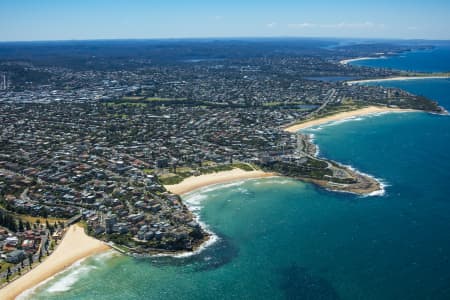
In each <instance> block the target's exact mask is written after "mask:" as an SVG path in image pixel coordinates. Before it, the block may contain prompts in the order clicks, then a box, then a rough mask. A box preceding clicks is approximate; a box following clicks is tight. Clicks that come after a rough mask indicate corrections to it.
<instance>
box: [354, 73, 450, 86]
mask: <svg viewBox="0 0 450 300" xmlns="http://www.w3.org/2000/svg"><path fill="white" fill-rule="evenodd" d="M448 78H450V75H436V76H433V75H430V76H396V77H388V78H375V79H361V80H351V81H347V82H346V84H348V85H352V84H360V83H370V82H384V81H406V80H423V79H448Z"/></svg>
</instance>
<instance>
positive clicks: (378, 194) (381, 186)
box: [340, 164, 389, 197]
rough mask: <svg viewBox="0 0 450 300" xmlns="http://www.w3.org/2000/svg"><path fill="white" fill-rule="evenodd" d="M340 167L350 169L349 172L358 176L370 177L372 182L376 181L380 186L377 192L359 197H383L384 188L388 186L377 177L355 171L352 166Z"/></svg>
mask: <svg viewBox="0 0 450 300" xmlns="http://www.w3.org/2000/svg"><path fill="white" fill-rule="evenodd" d="M340 165H341V166H344V167H346V168H348V169H350V170H351V171H353V172H355V173H358V174H360V175H363V176H366V177H370V178H372V179H373V180H375V181H377V182H378V183H379V184H380V189H379V190H377V191H373V192H371V193H368V194H365V195H362V196H361V197H373V196H379V197H381V196H384V195H385V194H386V187H388V186H389V184H387V183H386V182H385V181H384V180H383V179H380V178H377V177H375V176H373V175H370V174H367V173H364V172H361V171H359V170H357V169H356V168H354V167H352V166H349V165H344V164H340Z"/></svg>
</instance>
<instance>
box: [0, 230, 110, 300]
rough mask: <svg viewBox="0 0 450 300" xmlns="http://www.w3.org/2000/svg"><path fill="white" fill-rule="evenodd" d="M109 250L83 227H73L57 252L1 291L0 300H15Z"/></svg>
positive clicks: (66, 234)
mask: <svg viewBox="0 0 450 300" xmlns="http://www.w3.org/2000/svg"><path fill="white" fill-rule="evenodd" d="M108 249H110V248H109V247H108V246H107V245H106V244H105V243H103V242H101V241H99V240H96V239H94V238H92V237H90V236H88V235H86V233H85V232H84V228H83V227H81V226H79V225H72V226H70V227H69V228H68V229H67V232H66V233H65V235H64V238H63V239H62V241H61V242H60V244H59V246H58V247H57V248H56V250H55V251H54V252H53V253H52V254H51V255H50V256H49V257H48V258H47V259H46V260H45V261H43V262H42V263H41V264H39V265H38V266H37V267H35V268H34V269H32V270H31V271H29V272H28V273H26V274H24V275H23V276H21V277H19V278H17V279H16V280H14V281H12V282H11V283H9V284H8V285H7V286H5V287H4V288H2V289H1V290H0V299H2V300H9V299H15V298H16V297H17V296H19V295H20V294H21V293H23V292H24V291H26V290H28V289H31V288H33V287H35V286H37V285H39V284H40V283H42V282H43V281H45V280H47V279H49V278H51V277H52V276H54V275H56V274H57V273H59V272H61V271H63V270H65V269H66V268H68V267H70V266H71V265H72V264H73V263H75V262H76V261H78V260H80V259H83V258H85V257H88V256H91V255H93V254H97V253H100V252H103V251H106V250H108Z"/></svg>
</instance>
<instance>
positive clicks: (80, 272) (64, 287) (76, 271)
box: [45, 262, 97, 293]
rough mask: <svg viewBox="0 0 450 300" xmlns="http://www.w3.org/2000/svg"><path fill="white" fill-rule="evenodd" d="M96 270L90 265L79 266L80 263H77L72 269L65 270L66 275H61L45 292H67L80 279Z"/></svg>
mask: <svg viewBox="0 0 450 300" xmlns="http://www.w3.org/2000/svg"><path fill="white" fill-rule="evenodd" d="M96 268H97V267H95V266H92V265H81V262H78V263H76V264H75V265H74V266H73V268H70V269H69V270H67V275H66V274H62V277H61V278H59V279H57V280H56V282H54V283H52V284H51V285H50V286H49V287H48V288H47V289H46V290H45V291H46V292H48V293H58V292H67V291H68V290H70V289H71V288H72V286H73V285H74V284H75V283H76V282H77V281H78V280H79V279H80V278H81V277H84V276H86V275H87V274H88V273H89V272H90V271H92V270H94V269H96Z"/></svg>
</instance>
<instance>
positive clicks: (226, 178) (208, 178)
mask: <svg viewBox="0 0 450 300" xmlns="http://www.w3.org/2000/svg"><path fill="white" fill-rule="evenodd" d="M274 176H277V174H275V173H268V172H264V171H261V170H254V171H244V170H241V169H233V170H229V171H222V172H217V173H211V174H204V175H199V176H191V177H188V178H186V179H184V180H183V181H182V182H180V183H177V184H172V185H165V186H164V187H165V188H166V189H167V190H168V191H169V192H171V193H174V194H177V195H184V194H188V193H190V192H193V191H195V190H198V189H201V188H204V187H207V186H210V185H216V184H223V183H229V182H232V181H238V180H245V179H257V178H266V177H274Z"/></svg>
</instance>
